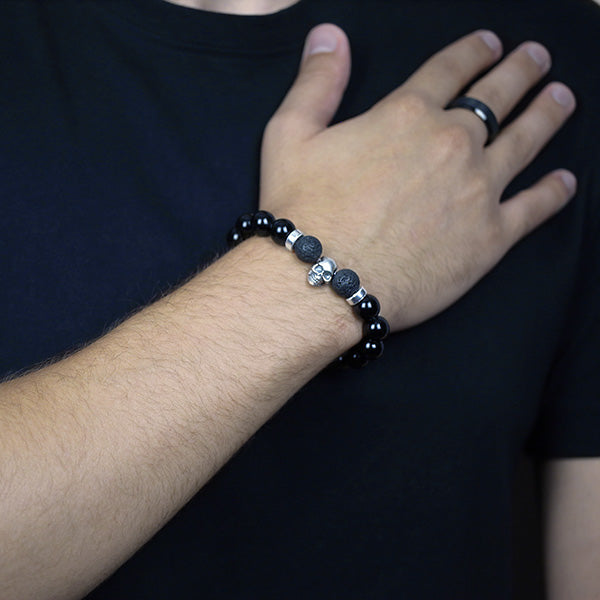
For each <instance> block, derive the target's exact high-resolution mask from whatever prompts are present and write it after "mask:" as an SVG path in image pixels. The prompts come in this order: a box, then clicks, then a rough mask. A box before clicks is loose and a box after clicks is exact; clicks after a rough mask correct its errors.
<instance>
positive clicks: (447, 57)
mask: <svg viewBox="0 0 600 600" xmlns="http://www.w3.org/2000/svg"><path fill="white" fill-rule="evenodd" d="M501 54H502V43H501V42H500V40H499V39H498V37H497V36H496V34H495V33H492V32H491V31H485V30H483V31H476V32H475V33H471V34H469V35H467V36H465V37H463V38H460V39H459V40H458V41H456V42H454V43H453V44H450V45H449V46H446V47H445V48H444V49H442V50H440V51H439V52H437V53H436V54H434V55H433V56H432V57H431V58H430V59H429V60H427V61H426V62H425V63H424V64H423V65H422V66H421V67H420V68H419V69H418V70H417V71H415V73H413V75H411V76H410V77H409V78H408V79H407V80H406V82H405V83H404V84H403V85H402V86H401V87H400V88H398V89H397V90H395V91H394V92H392V93H391V94H390V95H389V96H388V98H389V99H391V100H393V99H394V98H395V96H398V95H401V94H403V93H405V92H414V93H416V94H420V95H423V96H424V97H426V98H428V99H430V100H431V101H432V102H433V103H435V104H437V105H438V106H440V107H443V106H446V104H448V102H450V100H452V98H454V97H455V96H456V95H457V94H458V93H459V92H460V91H461V90H462V89H463V88H464V87H465V86H466V85H467V84H468V83H469V82H470V81H471V80H472V79H473V78H474V77H475V76H476V75H477V74H478V73H480V72H481V71H483V70H484V69H486V68H487V67H489V66H490V65H491V64H493V63H494V61H496V60H497V59H498V58H500V56H501Z"/></svg>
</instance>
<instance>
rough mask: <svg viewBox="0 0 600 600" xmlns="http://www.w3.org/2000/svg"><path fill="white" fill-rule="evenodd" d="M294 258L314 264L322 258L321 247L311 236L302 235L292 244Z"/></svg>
mask: <svg viewBox="0 0 600 600" xmlns="http://www.w3.org/2000/svg"><path fill="white" fill-rule="evenodd" d="M294 252H295V253H296V256H297V257H298V258H299V259H300V260H301V261H302V262H305V263H313V264H314V263H316V262H317V261H318V260H319V259H320V258H321V256H322V253H323V246H322V245H321V242H320V241H319V240H318V239H317V238H316V237H313V236H312V235H303V236H302V237H301V238H300V239H299V240H297V241H296V243H295V244H294Z"/></svg>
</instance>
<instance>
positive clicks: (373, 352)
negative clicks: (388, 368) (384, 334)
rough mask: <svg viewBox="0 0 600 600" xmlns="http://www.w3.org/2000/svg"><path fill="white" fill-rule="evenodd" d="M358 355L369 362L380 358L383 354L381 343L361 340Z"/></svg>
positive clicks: (379, 341)
mask: <svg viewBox="0 0 600 600" xmlns="http://www.w3.org/2000/svg"><path fill="white" fill-rule="evenodd" d="M360 353H361V354H362V355H363V356H364V357H365V358H368V359H369V360H375V359H377V358H380V357H381V355H382V354H383V342H382V341H381V340H363V341H362V342H361V343H360Z"/></svg>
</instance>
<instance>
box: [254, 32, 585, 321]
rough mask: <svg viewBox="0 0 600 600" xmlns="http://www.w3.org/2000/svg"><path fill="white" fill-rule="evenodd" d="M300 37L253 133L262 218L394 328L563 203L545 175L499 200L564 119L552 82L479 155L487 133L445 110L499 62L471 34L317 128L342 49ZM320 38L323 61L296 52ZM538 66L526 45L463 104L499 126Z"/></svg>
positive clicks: (451, 296) (564, 192) (338, 82)
mask: <svg viewBox="0 0 600 600" xmlns="http://www.w3.org/2000/svg"><path fill="white" fill-rule="evenodd" d="M312 35H313V36H315V38H314V39H311V38H310V37H309V40H308V44H307V49H306V50H305V58H304V62H303V65H302V68H301V70H300V73H299V75H298V78H297V81H296V83H295V85H294V86H293V88H292V89H291V90H290V91H289V93H288V95H287V97H286V98H285V100H284V102H283V103H282V105H281V106H280V108H279V109H278V110H277V112H276V113H275V115H274V116H273V118H272V119H271V121H270V123H269V124H268V127H267V130H266V133H265V137H264V143H263V154H262V178H261V185H262V188H261V208H264V209H266V210H270V211H271V212H273V213H274V214H275V215H276V216H281V217H286V218H290V219H291V220H292V221H294V223H295V224H296V225H297V227H299V228H300V229H301V230H302V231H304V232H305V233H310V234H312V235H316V236H317V237H318V238H319V239H321V241H322V243H323V245H324V251H325V253H326V254H328V255H330V256H332V257H333V258H335V259H336V261H337V262H338V264H341V266H344V267H349V268H352V269H354V270H356V271H357V272H358V274H359V275H360V277H361V281H363V282H364V284H365V287H367V289H368V290H369V291H371V292H372V293H373V294H375V295H376V296H377V297H378V298H379V300H380V301H381V304H382V314H383V315H385V316H386V318H387V319H388V320H389V321H390V324H391V326H392V328H393V329H400V328H405V327H409V326H411V325H415V324H417V323H419V322H420V321H423V320H425V319H427V318H429V317H431V316H433V315H434V314H436V313H438V312H440V311H441V310H442V309H443V308H445V307H447V306H448V305H450V304H451V303H453V302H454V301H455V300H457V299H458V298H459V297H460V296H461V295H462V294H464V293H465V292H466V291H467V290H468V289H469V288H471V287H472V286H473V285H474V283H475V282H476V281H477V280H479V279H480V278H481V277H482V276H483V275H484V274H485V273H486V272H487V271H489V270H490V269H491V268H492V267H493V266H494V265H495V264H496V263H497V262H498V261H499V260H500V258H501V257H502V256H503V255H504V254H505V253H506V252H507V250H508V249H509V248H510V247H511V246H512V245H513V244H515V243H516V242H517V241H518V240H519V239H521V238H522V237H523V236H524V235H526V234H527V233H529V232H530V231H531V230H532V229H534V228H535V227H537V226H538V225H539V224H540V223H542V222H543V221H545V220H546V219H547V218H548V217H550V216H551V215H553V214H554V213H556V212H557V211H558V210H560V208H561V207H562V206H564V204H565V203H566V202H567V200H568V199H569V198H570V197H571V196H572V194H573V192H574V187H575V180H574V177H573V176H572V175H571V174H570V173H568V172H566V171H555V172H553V173H550V174H548V175H547V176H546V177H544V178H543V179H542V180H541V181H539V182H538V183H537V184H536V185H534V186H533V187H531V188H529V189H527V190H523V191H522V192H521V193H519V194H518V195H517V196H515V197H514V198H512V199H510V200H508V201H506V202H504V203H502V204H500V202H499V200H500V196H501V194H502V192H503V190H504V189H505V188H506V186H507V185H508V183H509V182H510V181H511V180H512V179H513V178H514V177H515V176H516V175H517V173H519V172H520V171H521V170H523V168H524V167H525V166H526V165H527V164H528V163H529V162H530V161H531V160H533V158H534V157H535V156H536V155H537V154H538V152H539V151H540V150H541V148H542V147H543V146H544V145H545V144H546V142H548V140H549V139H550V138H552V136H553V135H554V134H555V133H556V132H557V131H558V129H559V128H560V127H561V125H562V124H563V123H564V122H565V120H566V119H567V118H568V116H569V115H570V114H571V112H572V111H573V109H574V107H575V100H574V97H573V95H572V93H571V92H570V91H569V89H568V88H567V87H566V86H565V85H563V84H560V83H552V84H550V85H548V86H546V87H545V88H544V89H543V90H542V91H541V93H540V94H539V95H538V96H537V97H536V98H535V99H534V100H533V101H532V103H531V104H530V105H529V106H528V107H527V109H526V110H525V111H524V112H523V113H522V114H521V115H519V117H518V118H517V119H516V120H515V121H514V122H512V123H511V124H510V125H509V126H507V127H506V128H504V129H501V130H500V134H499V135H498V137H497V138H496V140H495V141H494V142H493V143H491V144H490V145H489V146H487V147H485V148H484V144H485V141H486V137H487V131H486V127H485V125H484V123H483V122H482V121H481V120H480V119H479V118H478V117H477V116H476V115H475V114H473V113H471V112H470V111H467V110H464V109H462V110H461V109H453V110H444V107H445V106H446V105H447V104H448V103H449V102H450V100H452V99H453V98H455V97H456V96H457V95H458V94H459V93H460V91H461V90H462V89H464V88H465V86H466V85H467V84H469V82H471V81H472V80H473V79H474V78H475V77H476V76H477V75H478V74H479V73H481V72H482V71H484V70H485V69H487V68H489V67H490V66H491V65H492V64H493V63H494V62H495V61H496V60H497V59H498V58H499V57H500V55H501V53H502V50H501V44H500V41H499V40H498V39H497V37H496V36H495V35H494V34H493V33H491V32H486V31H480V32H475V33H473V34H471V35H467V36H466V37H464V38H462V39H460V40H458V41H457V42H455V43H454V44H452V45H450V46H448V47H446V48H444V49H443V50H441V51H440V52H439V53H437V54H436V55H435V56H433V57H432V58H431V59H429V60H428V61H427V62H426V63H425V64H424V65H423V66H422V67H421V68H420V69H418V70H417V71H416V72H415V73H414V74H413V75H412V76H411V77H410V78H409V79H408V80H407V81H406V82H405V83H404V84H403V85H401V86H400V87H399V88H397V89H396V90H394V91H393V92H392V93H390V94H389V95H388V96H387V97H385V98H383V99H382V100H381V101H380V102H378V103H377V104H376V105H375V106H373V107H372V108H371V109H370V110H368V111H367V112H365V113H364V114H362V115H360V116H358V117H356V118H353V119H350V120H348V121H346V122H343V123H339V124H336V125H335V126H332V127H329V128H327V124H328V123H329V122H330V120H331V119H332V117H333V115H334V113H335V111H336V109H337V107H338V105H339V102H340V100H341V98H342V95H343V92H344V89H345V86H346V84H347V82H348V78H349V73H350V52H349V45H348V40H347V38H346V36H345V35H344V33H343V32H342V31H341V30H340V29H339V28H337V27H336V26H334V25H320V26H319V27H317V28H316V29H315V30H313V32H312ZM328 37H329V38H331V40H332V41H334V42H335V50H334V51H332V52H322V51H320V52H318V53H316V54H308V49H309V48H310V46H311V44H314V45H315V46H317V47H319V48H320V49H321V50H323V49H324V48H326V47H327V43H328V40H327V38H328ZM330 45H333V44H330ZM550 62H551V61H550V56H549V54H548V52H547V50H546V49H545V48H544V47H543V46H541V45H539V44H536V43H534V42H527V43H525V44H522V45H521V46H520V47H518V48H517V49H516V50H515V51H514V52H512V53H511V54H510V55H509V56H507V57H506V58H505V59H504V60H503V61H502V62H500V63H499V64H498V65H497V66H495V67H494V68H493V69H492V70H491V71H490V72H489V73H488V74H487V75H485V76H484V77H482V78H480V79H478V80H476V81H475V82H474V83H473V84H472V86H471V87H470V88H469V90H468V91H467V92H466V95H467V96H472V97H474V98H477V99H479V100H481V101H482V102H484V103H486V104H487V105H488V106H489V107H490V108H491V109H492V110H493V111H494V113H495V115H496V117H497V118H498V121H499V122H500V123H501V122H502V120H503V119H504V118H505V117H506V116H507V115H508V113H509V112H510V111H511V110H512V109H513V108H514V107H515V105H516V104H517V103H518V102H519V101H520V100H521V99H522V97H523V96H524V94H525V93H526V92H527V91H528V90H529V89H530V88H531V87H532V86H533V85H534V84H535V83H537V82H538V81H539V80H540V79H541V78H542V76H543V75H545V74H546V72H547V71H548V69H549V68H550ZM561 176H562V177H561ZM563 177H564V178H565V179H563Z"/></svg>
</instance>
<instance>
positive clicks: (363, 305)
mask: <svg viewBox="0 0 600 600" xmlns="http://www.w3.org/2000/svg"><path fill="white" fill-rule="evenodd" d="M380 309H381V306H380V305H379V300H377V298H375V296H372V295H371V294H367V295H366V296H365V297H364V298H363V299H362V300H361V301H360V302H359V303H358V304H357V305H356V306H355V307H354V310H355V311H356V312H357V313H358V314H359V315H360V316H361V317H362V318H363V319H364V320H365V321H366V320H367V319H370V318H371V317H376V316H377V315H378V314H379V311H380Z"/></svg>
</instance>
